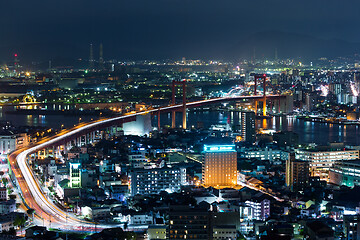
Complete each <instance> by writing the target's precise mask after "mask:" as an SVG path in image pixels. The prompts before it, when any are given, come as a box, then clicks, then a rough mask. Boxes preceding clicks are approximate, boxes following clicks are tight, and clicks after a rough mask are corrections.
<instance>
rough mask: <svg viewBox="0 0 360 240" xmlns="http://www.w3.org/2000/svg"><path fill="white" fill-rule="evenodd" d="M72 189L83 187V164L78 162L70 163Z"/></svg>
mask: <svg viewBox="0 0 360 240" xmlns="http://www.w3.org/2000/svg"><path fill="white" fill-rule="evenodd" d="M69 187H70V188H80V187H81V164H80V163H78V162H72V163H70V185H69Z"/></svg>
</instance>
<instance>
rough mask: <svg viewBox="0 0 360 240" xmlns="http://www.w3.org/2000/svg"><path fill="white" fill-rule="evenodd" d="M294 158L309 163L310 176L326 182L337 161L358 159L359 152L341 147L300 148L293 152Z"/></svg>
mask: <svg viewBox="0 0 360 240" xmlns="http://www.w3.org/2000/svg"><path fill="white" fill-rule="evenodd" d="M295 158H296V159H298V160H303V161H308V162H309V163H310V175H311V176H318V177H320V178H321V180H326V181H328V178H329V170H330V168H332V167H333V166H334V164H335V163H336V162H338V161H349V160H356V159H359V150H353V149H346V148H344V147H342V148H341V146H335V145H330V146H325V147H315V148H301V149H296V150H295Z"/></svg>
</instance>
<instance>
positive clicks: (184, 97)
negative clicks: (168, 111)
mask: <svg viewBox="0 0 360 240" xmlns="http://www.w3.org/2000/svg"><path fill="white" fill-rule="evenodd" d="M176 85H182V91H183V97H182V100H183V102H182V103H183V107H182V122H183V123H182V128H183V129H186V79H184V80H181V81H175V80H174V81H172V96H171V104H172V105H175V104H176V103H175V86H176ZM175 113H176V112H175V110H173V111H172V118H171V127H172V128H175V127H176V116H175Z"/></svg>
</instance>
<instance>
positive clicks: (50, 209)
mask: <svg viewBox="0 0 360 240" xmlns="http://www.w3.org/2000/svg"><path fill="white" fill-rule="evenodd" d="M272 97H274V98H276V97H280V96H279V95H269V96H267V98H272ZM261 98H263V96H241V97H235V98H231V97H224V98H215V99H208V100H202V101H195V102H189V103H187V104H186V105H187V107H197V106H201V105H206V104H212V103H218V102H227V101H233V100H239V99H261ZM182 106H183V105H182V104H177V105H173V106H167V107H161V108H158V109H151V110H148V111H143V112H138V113H133V114H129V115H125V116H119V117H114V118H110V119H101V120H97V121H94V122H90V123H87V124H80V125H78V126H75V127H74V128H72V129H68V130H63V131H61V132H60V133H58V134H57V135H55V136H53V137H49V138H45V139H43V140H41V141H39V142H37V143H36V144H34V145H31V146H29V147H26V148H22V149H19V150H16V151H14V152H13V153H11V154H10V155H9V162H10V165H11V169H12V171H13V173H14V176H15V177H16V180H17V182H18V185H19V187H20V190H21V192H22V196H23V198H24V201H25V203H26V205H27V206H28V207H30V208H33V209H35V211H36V214H37V215H38V216H39V217H40V218H42V219H44V220H45V221H48V222H49V223H50V222H52V223H55V224H56V223H57V224H60V225H61V226H64V228H66V226H76V225H86V224H91V223H89V222H86V221H83V220H80V219H77V218H76V217H75V216H73V215H71V214H68V213H67V212H65V211H64V210H62V209H61V208H60V207H59V206H57V205H56V204H54V203H53V201H52V200H51V199H49V198H48V197H47V196H46V194H45V193H44V192H43V191H42V188H41V187H40V183H39V182H38V181H37V179H36V177H35V176H34V174H33V172H32V171H31V168H30V166H29V165H28V162H27V157H28V155H29V154H31V153H34V152H36V151H39V150H41V149H44V148H47V147H50V146H55V145H60V144H63V143H64V142H66V141H68V140H69V139H71V138H74V137H76V136H80V135H82V134H85V133H87V132H90V131H94V130H95V129H99V128H102V127H107V126H111V125H114V124H116V123H118V122H126V121H131V120H133V119H134V118H136V116H138V115H142V114H147V113H155V112H158V111H173V110H176V109H178V108H181V107H182Z"/></svg>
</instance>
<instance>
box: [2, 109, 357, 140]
mask: <svg viewBox="0 0 360 240" xmlns="http://www.w3.org/2000/svg"><path fill="white" fill-rule="evenodd" d="M12 108H13V107H3V108H1V111H0V120H1V121H10V122H11V123H12V124H14V125H15V126H25V125H28V126H42V127H51V128H60V127H61V125H62V124H63V125H64V126H63V127H72V126H73V125H74V124H77V123H79V121H81V122H86V121H91V119H97V117H96V116H69V115H65V116H64V115H19V114H16V115H15V114H6V111H11V110H12ZM238 115H239V114H238V112H221V111H201V112H196V111H189V112H188V126H194V127H196V126H197V125H198V123H200V122H201V124H203V126H204V127H205V128H208V127H210V126H211V125H214V124H230V125H234V124H236V123H237V122H238V121H239V118H238ZM176 117H177V118H176V119H177V121H176V123H177V126H180V125H181V113H177V115H176ZM156 122H157V121H156V117H153V125H154V126H156ZM161 124H162V125H170V124H171V114H170V113H164V114H162V115H161ZM256 128H257V129H259V128H263V129H272V130H276V131H280V130H282V131H294V132H296V133H298V134H299V140H300V143H312V142H316V143H322V144H326V143H327V142H345V143H347V144H351V145H360V135H359V133H360V128H359V126H357V125H338V124H329V123H320V122H309V121H304V120H300V119H296V118H294V117H290V116H282V117H274V118H272V119H257V120H256Z"/></svg>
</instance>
